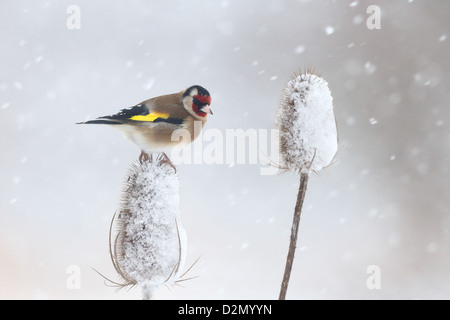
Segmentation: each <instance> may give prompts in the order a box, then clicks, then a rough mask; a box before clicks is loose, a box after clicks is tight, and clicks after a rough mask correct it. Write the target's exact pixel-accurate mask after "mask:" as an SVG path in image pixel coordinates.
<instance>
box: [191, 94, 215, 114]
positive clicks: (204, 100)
mask: <svg viewBox="0 0 450 320" xmlns="http://www.w3.org/2000/svg"><path fill="white" fill-rule="evenodd" d="M210 105H211V97H210V96H209V95H201V94H197V95H195V96H193V97H192V110H193V111H194V112H195V113H196V114H197V115H198V116H199V117H206V115H207V114H208V113H209V114H213V113H212V111H211V109H210V108H209V106H210Z"/></svg>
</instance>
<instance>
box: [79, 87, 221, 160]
mask: <svg viewBox="0 0 450 320" xmlns="http://www.w3.org/2000/svg"><path fill="white" fill-rule="evenodd" d="M210 105H211V96H210V94H209V92H208V90H206V89H205V88H203V87H201V86H198V85H194V86H191V87H189V88H187V89H186V90H183V91H181V92H179V93H173V94H168V95H163V96H159V97H154V98H151V99H148V100H145V101H143V102H141V103H139V104H137V105H135V106H133V107H130V108H127V109H122V110H120V111H119V112H118V113H116V114H114V115H111V116H103V117H99V118H97V119H95V120H90V121H86V122H79V123H78V124H107V125H111V126H113V127H115V128H117V129H119V130H121V131H122V132H123V133H124V134H125V136H126V137H127V138H128V139H129V140H131V141H132V142H134V143H135V144H136V145H138V146H139V147H140V148H141V150H142V152H141V155H140V157H139V160H141V162H142V161H143V160H146V159H148V154H153V153H162V154H163V155H164V157H165V158H166V159H167V160H168V161H169V163H170V160H169V159H168V157H167V155H166V152H169V151H171V150H172V149H173V148H175V147H179V146H183V145H186V144H189V143H191V142H192V141H194V140H195V139H196V138H197V136H198V135H199V134H200V132H196V131H200V130H194V123H195V121H199V123H200V124H201V126H200V128H201V129H203V126H204V125H205V123H206V120H207V118H208V114H211V115H212V114H213V113H212V111H211V109H210ZM197 127H198V126H197ZM177 129H185V130H187V132H189V134H190V137H191V140H190V141H183V140H184V138H183V139H180V140H181V141H180V140H175V139H174V140H175V141H172V133H173V132H174V131H175V130H177ZM183 137H184V136H183Z"/></svg>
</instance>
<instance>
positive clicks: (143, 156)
mask: <svg viewBox="0 0 450 320" xmlns="http://www.w3.org/2000/svg"><path fill="white" fill-rule="evenodd" d="M148 160H150V156H149V155H148V153H146V152H144V150H142V151H141V155H140V156H139V162H140V163H141V164H143V163H144V162H145V161H148Z"/></svg>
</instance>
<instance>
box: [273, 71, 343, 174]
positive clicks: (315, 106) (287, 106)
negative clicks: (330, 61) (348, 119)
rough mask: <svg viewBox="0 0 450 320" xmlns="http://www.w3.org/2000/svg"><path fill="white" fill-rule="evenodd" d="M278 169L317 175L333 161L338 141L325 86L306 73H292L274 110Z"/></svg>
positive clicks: (330, 97) (326, 85)
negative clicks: (278, 145) (276, 112)
mask: <svg viewBox="0 0 450 320" xmlns="http://www.w3.org/2000/svg"><path fill="white" fill-rule="evenodd" d="M277 125H278V129H279V131H280V158H281V168H282V169H284V170H287V171H289V170H293V171H298V172H303V173H310V172H318V171H320V170H322V169H323V168H325V167H327V166H329V165H330V164H331V162H332V161H333V159H334V157H335V155H336V152H337V148H338V137H337V128H336V120H335V117H334V110H333V97H332V96H331V92H330V89H329V88H328V83H327V82H326V81H325V80H324V79H323V78H322V77H321V76H319V75H318V74H316V73H314V72H312V71H311V70H310V69H307V70H305V71H304V72H303V73H301V72H298V73H294V74H293V76H292V77H291V79H290V80H289V81H288V82H287V83H286V86H285V88H284V90H283V94H282V97H281V101H280V105H279V108H278V118H277Z"/></svg>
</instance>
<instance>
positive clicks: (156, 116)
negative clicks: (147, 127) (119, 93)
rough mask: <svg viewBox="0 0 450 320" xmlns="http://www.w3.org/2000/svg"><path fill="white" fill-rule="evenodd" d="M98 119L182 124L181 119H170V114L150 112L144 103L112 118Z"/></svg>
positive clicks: (121, 111) (124, 110) (122, 111)
mask: <svg viewBox="0 0 450 320" xmlns="http://www.w3.org/2000/svg"><path fill="white" fill-rule="evenodd" d="M99 119H108V120H117V121H131V122H135V121H139V122H166V123H171V124H182V123H183V119H179V118H174V117H171V115H170V113H166V112H157V111H150V110H149V108H148V107H147V105H146V104H145V103H141V104H138V105H135V106H134V107H131V108H127V109H123V110H120V111H119V112H118V113H116V114H114V115H112V116H105V117H100V118H99Z"/></svg>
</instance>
